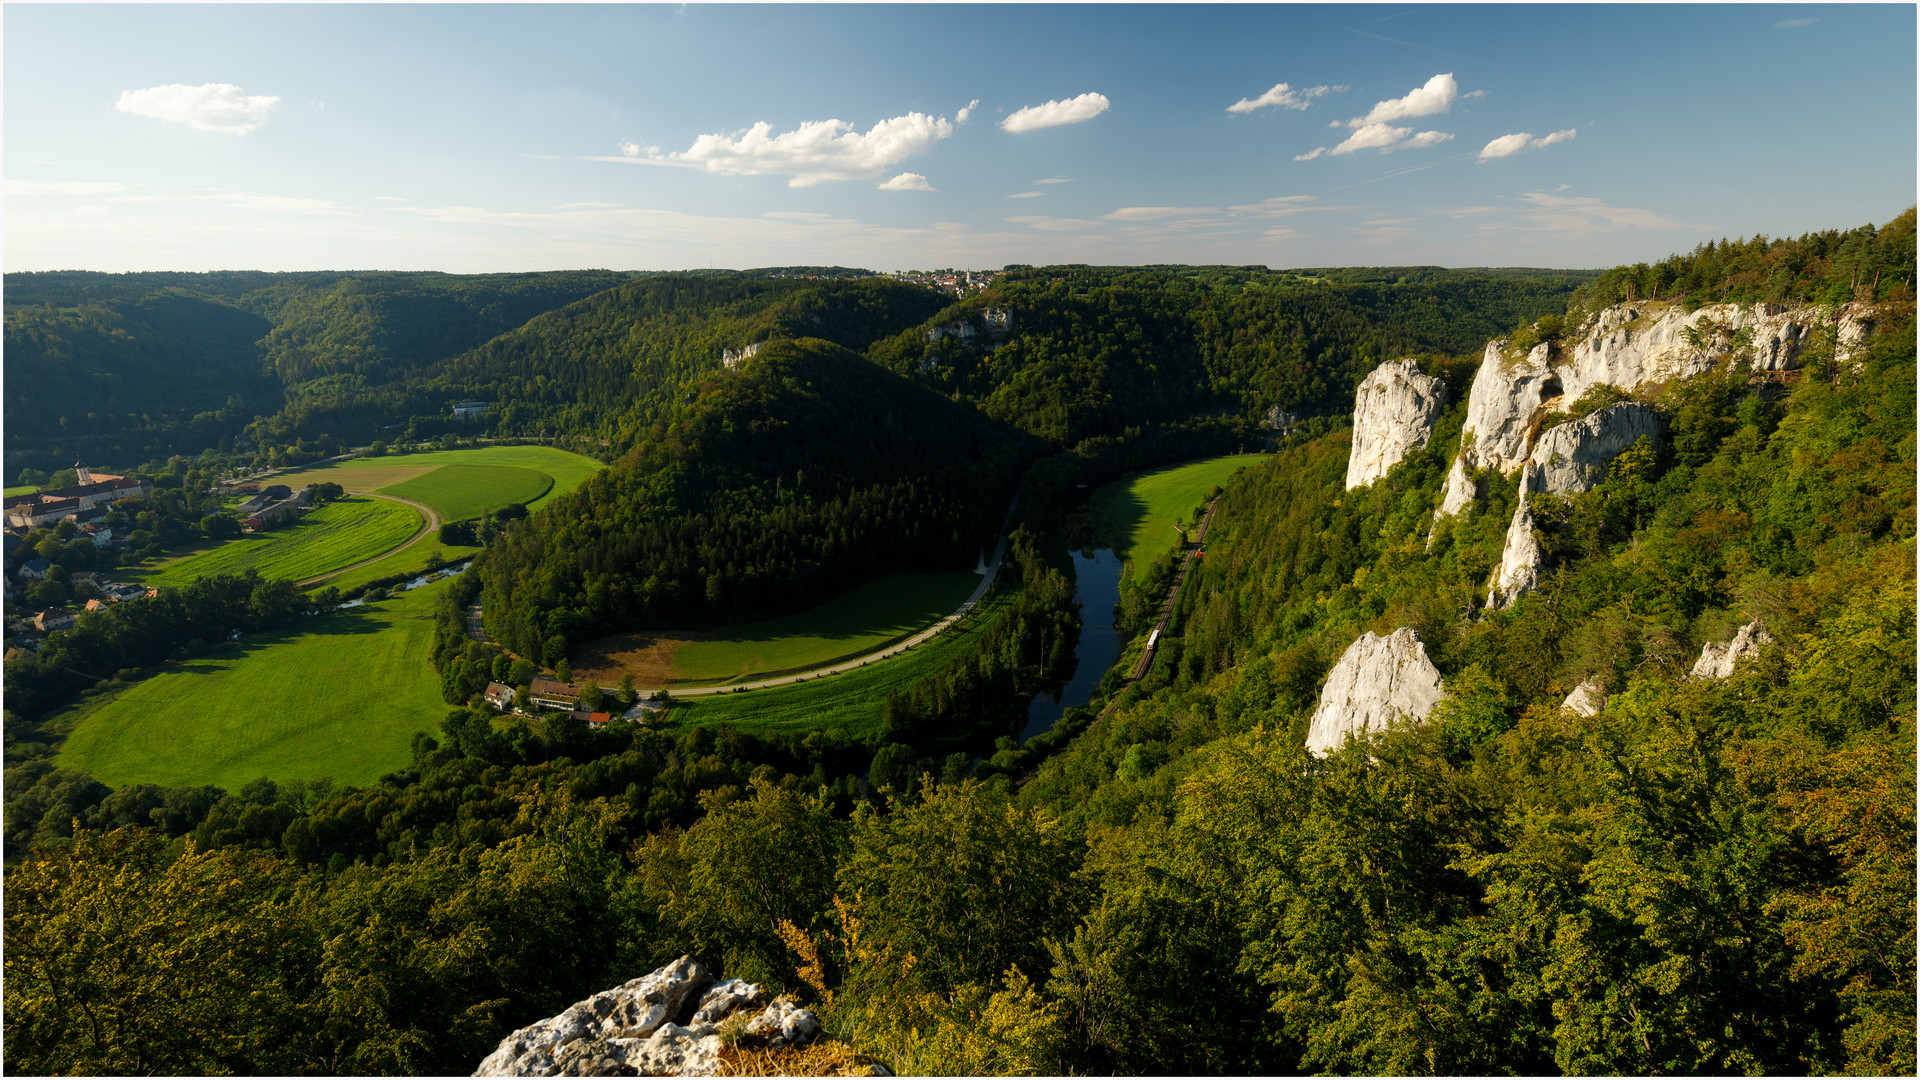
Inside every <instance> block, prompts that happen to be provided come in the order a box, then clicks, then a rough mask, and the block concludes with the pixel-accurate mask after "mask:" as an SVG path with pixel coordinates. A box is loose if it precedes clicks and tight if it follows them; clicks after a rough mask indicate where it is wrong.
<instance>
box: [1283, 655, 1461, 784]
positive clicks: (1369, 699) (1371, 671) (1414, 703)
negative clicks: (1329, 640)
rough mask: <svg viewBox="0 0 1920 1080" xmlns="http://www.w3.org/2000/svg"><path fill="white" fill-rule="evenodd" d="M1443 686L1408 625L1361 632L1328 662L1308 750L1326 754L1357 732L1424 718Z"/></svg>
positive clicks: (1438, 696)
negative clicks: (1379, 632) (1330, 667)
mask: <svg viewBox="0 0 1920 1080" xmlns="http://www.w3.org/2000/svg"><path fill="white" fill-rule="evenodd" d="M1445 693H1446V686H1445V684H1444V683H1442V682H1441V680H1440V672H1439V670H1438V669H1436V668H1435V667H1434V666H1433V663H1432V661H1430V660H1428V659H1427V647H1426V646H1425V645H1423V644H1422V643H1421V641H1420V635H1418V634H1416V633H1414V632H1413V630H1412V628H1411V627H1405V626H1403V627H1401V628H1400V629H1398V630H1395V631H1394V632H1393V633H1391V634H1388V635H1387V636H1386V637H1380V636H1379V635H1377V634H1375V633H1373V632H1372V631H1371V630H1369V631H1368V632H1366V633H1364V634H1362V635H1360V638H1359V639H1358V640H1357V641H1355V642H1354V643H1353V644H1352V645H1349V646H1347V651H1346V652H1345V653H1343V654H1342V655H1341V657H1340V662H1339V663H1337V664H1335V665H1333V670H1332V671H1331V672H1329V673H1328V674H1327V683H1326V686H1325V687H1324V688H1322V689H1321V691H1320V707H1319V708H1317V709H1315V710H1314V712H1313V721H1312V723H1311V724H1310V725H1309V726H1308V728H1307V749H1308V750H1309V751H1310V752H1312V753H1315V754H1327V753H1331V752H1333V751H1335V750H1338V749H1340V747H1341V746H1342V745H1343V744H1344V743H1345V742H1346V741H1347V738H1348V736H1351V735H1360V734H1363V733H1365V732H1368V731H1374V730H1378V729H1381V728H1384V727H1386V726H1387V725H1388V724H1389V723H1391V722H1393V721H1394V720H1396V719H1399V718H1401V717H1407V718H1410V719H1413V720H1425V719H1426V718H1427V714H1428V713H1430V712H1432V711H1433V707H1434V705H1436V704H1438V703H1439V701H1440V698H1441V697H1442V695H1444V694H1445Z"/></svg>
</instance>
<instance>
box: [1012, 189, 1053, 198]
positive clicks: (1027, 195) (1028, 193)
mask: <svg viewBox="0 0 1920 1080" xmlns="http://www.w3.org/2000/svg"><path fill="white" fill-rule="evenodd" d="M1045 194H1046V192H1044V191H1018V192H1015V193H1013V194H1012V195H1009V196H1007V198H1009V199H1037V198H1039V197H1040V196H1042V195H1045Z"/></svg>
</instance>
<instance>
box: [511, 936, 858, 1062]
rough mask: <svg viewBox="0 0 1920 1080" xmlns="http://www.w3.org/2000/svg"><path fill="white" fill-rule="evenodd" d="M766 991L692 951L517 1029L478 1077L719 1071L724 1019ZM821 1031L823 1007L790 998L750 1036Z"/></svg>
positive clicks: (784, 1040)
mask: <svg viewBox="0 0 1920 1080" xmlns="http://www.w3.org/2000/svg"><path fill="white" fill-rule="evenodd" d="M763 998H764V995H763V994H762V992H761V990H760V987H758V986H756V985H754V984H753V983H749V982H744V981H742V980H740V979H728V980H727V981H726V982H722V983H718V984H716V983H715V981H714V978H713V976H712V975H711V974H709V973H708V971H707V969H706V968H705V967H703V966H701V964H700V962H699V961H697V960H694V959H693V958H692V957H690V956H682V957H681V958H680V959H678V960H676V961H674V962H673V963H671V964H668V965H666V966H665V967H662V968H660V969H659V970H657V971H655V972H653V973H651V974H649V975H643V976H641V977H640V978H638V979H634V980H632V981H630V982H628V983H625V984H623V985H621V986H617V987H615V988H614V989H612V990H606V991H602V992H601V993H598V994H595V995H593V996H592V997H590V998H588V999H586V1000H585V1001H582V1002H579V1003H577V1004H575V1005H574V1006H572V1007H571V1008H569V1009H567V1011H565V1012H563V1013H561V1014H560V1015H558V1016H555V1017H551V1018H549V1019H546V1020H542V1021H540V1022H539V1023H537V1024H530V1025H528V1026H527V1027H524V1028H521V1029H520V1030H518V1031H516V1032H514V1033H513V1034H511V1035H508V1036H507V1037H506V1038H505V1039H502V1040H501V1041H500V1046H499V1048H498V1049H496V1050H495V1051H494V1052H493V1053H491V1054H489V1055H487V1058H486V1060H485V1061H482V1062H481V1063H480V1067H479V1068H478V1069H475V1070H474V1073H473V1075H475V1076H622V1075H625V1076H632V1075H635V1074H636V1073H637V1074H638V1075H641V1076H716V1075H719V1073H720V1072H721V1070H722V1062H721V1060H720V1052H721V1049H722V1047H723V1046H724V1043H723V1041H722V1039H721V1037H720V1035H719V1034H718V1032H719V1027H720V1025H721V1024H724V1023H726V1022H727V1021H728V1020H729V1019H732V1018H734V1017H736V1016H739V1015H744V1014H745V1013H746V1012H747V1011H750V1010H752V1009H756V1008H759V1007H760V1005H761V1003H762V1000H763ZM819 1034H820V1024H819V1022H818V1021H817V1020H815V1019H814V1017H813V1014H812V1013H810V1012H808V1011H807V1010H805V1009H802V1008H800V1007H798V1006H796V1005H794V1004H793V1003H792V1002H791V1001H788V1000H787V999H786V998H778V999H776V1000H774V1001H773V1002H772V1003H771V1004H769V1005H768V1006H767V1008H766V1009H765V1011H763V1012H761V1013H760V1014H759V1015H757V1016H754V1017H753V1018H752V1019H750V1020H748V1021H747V1022H746V1023H745V1024H744V1025H743V1026H742V1029H741V1038H742V1040H743V1041H745V1042H748V1043H751V1044H752V1045H755V1046H758V1047H764V1048H766V1049H773V1050H777V1049H781V1048H784V1047H788V1046H798V1045H802V1044H805V1043H807V1042H811V1041H812V1040H813V1039H814V1038H815V1037H817V1036H818V1035H819Z"/></svg>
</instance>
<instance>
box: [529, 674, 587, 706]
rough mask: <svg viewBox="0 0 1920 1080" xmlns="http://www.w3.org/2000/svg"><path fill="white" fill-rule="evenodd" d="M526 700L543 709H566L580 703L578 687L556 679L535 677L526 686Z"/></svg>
mask: <svg viewBox="0 0 1920 1080" xmlns="http://www.w3.org/2000/svg"><path fill="white" fill-rule="evenodd" d="M527 700H528V701H531V702H533V703H534V704H535V705H538V706H540V707H541V708H543V709H568V710H571V709H572V708H573V707H574V706H576V705H578V704H580V688H579V687H577V686H575V685H573V684H572V683H563V682H560V681H559V680H557V679H535V680H533V685H532V686H529V687H527Z"/></svg>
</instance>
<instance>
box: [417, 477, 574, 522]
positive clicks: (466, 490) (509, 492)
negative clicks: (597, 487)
mask: <svg viewBox="0 0 1920 1080" xmlns="http://www.w3.org/2000/svg"><path fill="white" fill-rule="evenodd" d="M552 487H553V477H551V476H549V475H547V474H546V473H543V472H537V471H535V470H533V469H523V468H521V467H519V466H517V465H442V466H440V467H439V468H437V469H434V470H433V471H432V472H429V473H427V474H425V475H423V476H416V477H414V478H413V479H411V480H403V481H401V482H400V483H398V484H389V485H387V486H386V487H383V488H381V489H380V493H381V494H382V495H394V496H398V497H399V498H402V499H412V500H413V501H414V502H421V503H426V504H427V505H428V506H431V507H433V508H434V509H435V510H438V511H440V516H441V517H442V518H443V519H445V520H447V521H464V520H466V519H468V518H477V517H479V516H480V515H481V514H483V513H486V512H487V511H489V510H498V509H499V508H501V507H502V506H505V505H507V504H508V503H532V502H534V501H536V500H538V499H539V498H540V497H541V496H542V495H545V494H546V493H547V491H548V490H549V489H551V488H552Z"/></svg>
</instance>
